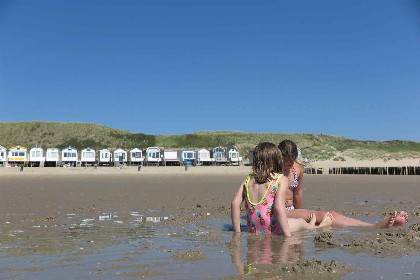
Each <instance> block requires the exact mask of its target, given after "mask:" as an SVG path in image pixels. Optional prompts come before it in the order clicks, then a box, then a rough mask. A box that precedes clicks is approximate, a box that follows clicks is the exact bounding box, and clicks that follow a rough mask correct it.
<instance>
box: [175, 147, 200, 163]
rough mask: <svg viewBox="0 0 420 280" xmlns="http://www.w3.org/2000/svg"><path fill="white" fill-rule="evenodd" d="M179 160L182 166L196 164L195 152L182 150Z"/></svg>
mask: <svg viewBox="0 0 420 280" xmlns="http://www.w3.org/2000/svg"><path fill="white" fill-rule="evenodd" d="M178 160H179V162H180V163H181V164H187V163H192V164H195V161H196V158H195V151H194V150H181V151H178Z"/></svg>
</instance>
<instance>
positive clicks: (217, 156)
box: [210, 146, 227, 165]
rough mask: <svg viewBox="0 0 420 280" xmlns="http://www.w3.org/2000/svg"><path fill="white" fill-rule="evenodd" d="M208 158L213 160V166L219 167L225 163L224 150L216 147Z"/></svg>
mask: <svg viewBox="0 0 420 280" xmlns="http://www.w3.org/2000/svg"><path fill="white" fill-rule="evenodd" d="M210 156H211V157H212V158H213V159H214V162H215V164H217V165H221V164H226V163H227V154H226V148H224V147H220V146H219V147H216V148H214V149H212V150H211V152H210Z"/></svg>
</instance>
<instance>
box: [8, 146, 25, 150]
mask: <svg viewBox="0 0 420 280" xmlns="http://www.w3.org/2000/svg"><path fill="white" fill-rule="evenodd" d="M17 149H20V150H27V148H26V147H22V146H13V147H11V148H10V149H9V150H17Z"/></svg>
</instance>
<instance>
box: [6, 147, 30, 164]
mask: <svg viewBox="0 0 420 280" xmlns="http://www.w3.org/2000/svg"><path fill="white" fill-rule="evenodd" d="M7 161H8V162H9V164H10V165H12V166H14V165H26V164H27V163H28V150H27V149H26V148H25V147H21V146H15V147H11V148H10V149H9V153H8V157H7Z"/></svg>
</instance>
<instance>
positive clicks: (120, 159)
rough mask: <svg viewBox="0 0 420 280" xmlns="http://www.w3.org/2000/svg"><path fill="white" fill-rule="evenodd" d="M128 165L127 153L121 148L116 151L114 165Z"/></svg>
mask: <svg viewBox="0 0 420 280" xmlns="http://www.w3.org/2000/svg"><path fill="white" fill-rule="evenodd" d="M115 163H119V164H126V163H127V152H126V151H125V150H123V149H121V148H119V149H116V150H115V151H114V164H115Z"/></svg>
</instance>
